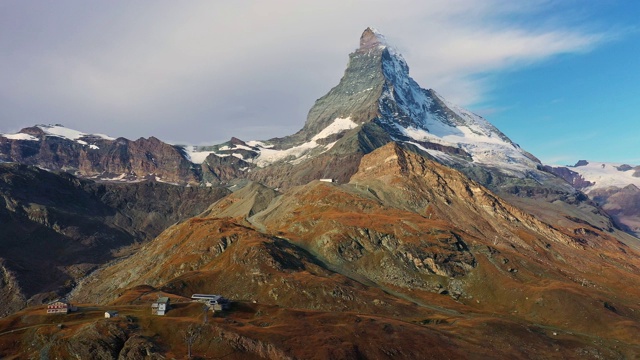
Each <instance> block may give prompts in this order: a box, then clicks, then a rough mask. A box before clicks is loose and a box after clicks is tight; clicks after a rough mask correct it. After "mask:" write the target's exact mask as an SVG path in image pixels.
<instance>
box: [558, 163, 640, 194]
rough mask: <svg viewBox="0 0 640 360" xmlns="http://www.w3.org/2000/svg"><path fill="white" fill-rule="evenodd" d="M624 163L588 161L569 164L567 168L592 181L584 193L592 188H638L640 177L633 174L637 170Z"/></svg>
mask: <svg viewBox="0 0 640 360" xmlns="http://www.w3.org/2000/svg"><path fill="white" fill-rule="evenodd" d="M624 165H627V164H620V163H604V162H588V164H586V165H580V166H571V167H569V169H570V170H571V171H575V172H577V173H578V174H580V175H581V176H582V177H583V178H584V179H585V180H587V181H589V182H592V183H594V185H592V186H590V187H588V188H586V189H584V191H585V192H586V193H589V191H591V190H594V189H604V188H608V187H618V188H623V187H625V186H627V185H635V186H637V187H639V188H640V177H635V176H633V175H634V174H635V173H636V171H637V170H636V166H629V165H627V166H624ZM624 169H627V170H624Z"/></svg>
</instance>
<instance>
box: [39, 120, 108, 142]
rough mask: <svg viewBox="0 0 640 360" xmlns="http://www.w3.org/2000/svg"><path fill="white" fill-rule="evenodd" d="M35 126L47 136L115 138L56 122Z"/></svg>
mask: <svg viewBox="0 0 640 360" xmlns="http://www.w3.org/2000/svg"><path fill="white" fill-rule="evenodd" d="M36 127H37V128H40V129H41V130H42V131H44V133H45V134H47V135H49V136H58V137H61V138H65V139H69V140H78V139H80V138H84V137H95V138H99V139H104V140H111V141H113V140H115V138H112V137H111V136H107V135H104V134H85V133H83V132H80V131H78V130H73V129H69V128H66V127H64V126H62V125H58V124H57V125H36Z"/></svg>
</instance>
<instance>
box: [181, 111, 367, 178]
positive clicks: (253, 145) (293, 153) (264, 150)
mask: <svg viewBox="0 0 640 360" xmlns="http://www.w3.org/2000/svg"><path fill="white" fill-rule="evenodd" d="M356 127H358V124H356V123H355V122H354V121H353V120H351V118H336V119H335V120H334V121H333V122H332V123H331V124H329V126H327V127H326V128H324V129H322V130H321V131H320V132H318V133H317V134H316V135H315V136H313V138H311V140H310V141H307V142H305V143H302V144H299V145H297V146H293V147H290V148H288V149H279V150H276V149H274V148H273V147H274V145H273V144H269V143H267V142H264V141H256V140H254V141H247V142H245V144H246V145H243V144H237V143H235V144H228V145H223V146H219V147H217V148H216V147H198V146H183V149H184V153H185V155H186V156H187V158H188V159H189V161H191V162H193V163H195V164H202V163H203V162H204V161H205V160H206V158H207V156H209V155H211V154H213V155H215V156H218V157H227V156H235V157H237V158H239V159H242V160H244V161H246V162H248V163H253V164H255V165H257V166H260V167H264V166H267V165H270V164H272V163H274V162H278V161H283V160H289V161H291V162H292V163H298V162H300V161H302V160H304V159H305V158H306V155H307V154H308V152H309V151H311V150H313V149H317V148H320V147H322V148H323V149H321V150H323V151H328V150H329V149H331V147H333V145H334V144H335V142H333V143H331V144H326V145H321V144H319V143H318V141H319V140H322V139H326V138H327V137H329V136H331V135H335V134H339V133H341V132H343V131H347V130H351V129H354V128H356ZM239 151H243V152H244V154H247V152H252V153H255V154H257V156H253V157H252V156H248V155H243V153H242V152H239Z"/></svg>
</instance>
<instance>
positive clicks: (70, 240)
mask: <svg viewBox="0 0 640 360" xmlns="http://www.w3.org/2000/svg"><path fill="white" fill-rule="evenodd" d="M227 193H228V191H226V190H221V189H217V188H216V189H213V188H186V187H177V186H172V185H167V184H162V183H157V182H143V183H135V184H97V183H94V182H92V181H86V180H80V179H78V178H75V177H74V176H72V175H69V174H66V173H59V174H56V173H51V172H47V171H44V170H40V169H37V168H33V167H28V166H24V165H17V164H0V224H2V232H0V247H1V249H2V250H1V251H0V266H1V267H2V270H1V271H2V273H3V274H4V275H3V280H2V285H3V286H0V297H1V298H2V299H3V300H4V302H3V303H4V304H5V306H4V307H3V310H2V311H3V312H4V313H3V314H2V315H5V314H7V313H11V312H13V311H15V310H17V309H20V308H22V307H23V306H24V305H25V303H26V302H33V303H39V302H40V301H42V300H45V299H48V298H49V299H50V298H52V297H57V296H59V295H61V294H63V293H64V292H66V291H68V290H70V289H71V288H73V286H74V284H75V282H76V280H77V279H79V278H80V277H82V276H85V275H86V274H87V273H88V272H90V271H91V270H93V269H95V268H96V267H97V266H99V265H101V264H104V263H105V262H107V261H109V260H111V259H114V258H115V257H117V256H119V255H123V254H125V253H126V251H125V250H124V249H123V248H125V247H127V246H131V245H135V244H139V243H141V242H146V241H148V240H150V239H152V238H154V237H156V236H157V235H158V234H159V233H160V232H162V231H163V230H164V229H165V228H167V227H168V226H170V225H172V224H174V223H176V222H178V221H181V220H183V219H185V218H188V217H191V216H194V215H196V214H198V213H200V212H201V211H203V210H204V209H206V208H207V207H208V206H209V205H210V204H211V203H212V202H214V201H216V200H218V199H219V198H221V197H222V196H224V195H226V194H227ZM119 251H121V253H118V252H119Z"/></svg>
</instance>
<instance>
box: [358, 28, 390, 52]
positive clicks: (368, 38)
mask: <svg viewBox="0 0 640 360" xmlns="http://www.w3.org/2000/svg"><path fill="white" fill-rule="evenodd" d="M386 46H387V39H385V37H384V35H382V34H381V33H380V32H379V31H378V30H376V29H374V28H372V27H368V28H366V29H365V30H364V32H363V33H362V36H360V48H359V49H358V50H369V49H373V48H376V47H386Z"/></svg>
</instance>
